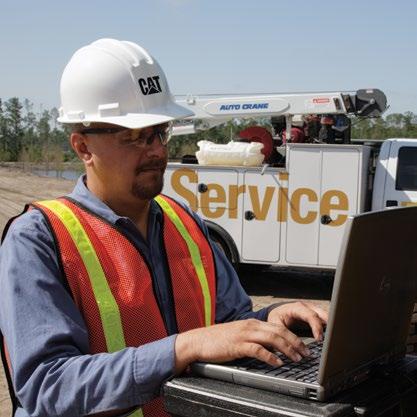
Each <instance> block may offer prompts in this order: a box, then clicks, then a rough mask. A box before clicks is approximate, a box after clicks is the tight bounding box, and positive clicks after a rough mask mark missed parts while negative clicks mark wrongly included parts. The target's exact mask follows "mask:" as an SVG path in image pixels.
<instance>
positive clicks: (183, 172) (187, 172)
mask: <svg viewBox="0 0 417 417" xmlns="http://www.w3.org/2000/svg"><path fill="white" fill-rule="evenodd" d="M182 177H186V178H188V180H189V182H190V183H191V184H197V182H198V175H197V173H196V172H195V171H193V170H192V169H188V168H184V169H177V170H176V171H174V172H173V173H172V175H171V186H172V188H173V190H174V192H176V193H177V194H178V195H179V196H181V197H182V198H184V199H185V200H186V201H187V203H188V205H189V206H190V207H191V209H192V210H194V211H197V208H198V198H197V196H196V195H195V194H194V193H193V192H192V191H190V190H189V189H188V188H186V187H184V186H183V185H182V184H181V178H182Z"/></svg>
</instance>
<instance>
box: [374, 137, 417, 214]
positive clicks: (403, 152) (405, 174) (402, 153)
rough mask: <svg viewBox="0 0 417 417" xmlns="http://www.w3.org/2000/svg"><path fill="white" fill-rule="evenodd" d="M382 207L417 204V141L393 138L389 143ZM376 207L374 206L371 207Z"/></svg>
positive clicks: (382, 185) (379, 185) (380, 185)
mask: <svg viewBox="0 0 417 417" xmlns="http://www.w3.org/2000/svg"><path fill="white" fill-rule="evenodd" d="M375 186H376V187H377V186H378V187H383V189H384V194H383V195H384V197H383V199H382V207H381V208H386V207H406V206H409V205H416V204H417V143H416V142H414V141H412V140H407V139H404V140H394V141H392V143H391V147H390V153H389V159H388V166H387V175H386V176H385V184H376V183H375ZM373 209H376V207H373Z"/></svg>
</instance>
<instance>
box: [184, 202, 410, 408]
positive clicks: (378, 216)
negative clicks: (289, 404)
mask: <svg viewBox="0 0 417 417" xmlns="http://www.w3.org/2000/svg"><path fill="white" fill-rule="evenodd" d="M416 277H417V207H407V208H399V209H390V210H384V211H378V212H371V213H364V214H360V215H356V216H353V217H349V218H348V220H347V224H346V229H345V233H344V237H343V241H342V246H341V251H340V255H339V261H338V264H337V268H336V274H335V280H334V286H333V293H332V298H331V308H330V312H329V322H328V325H327V329H326V336H325V339H324V342H323V344H320V345H318V344H316V343H313V344H312V345H309V348H310V350H312V351H313V353H312V355H311V356H310V357H309V358H304V359H303V360H302V361H300V362H298V363H294V362H291V361H289V360H288V359H286V360H285V363H284V365H283V367H281V368H273V367H271V366H270V365H267V364H264V363H263V362H260V361H257V360H250V359H246V360H240V361H235V362H233V363H231V364H228V365H226V364H209V363H195V364H193V365H192V370H193V371H194V372H195V373H197V374H200V375H204V376H207V377H210V378H215V379H221V380H224V381H229V382H234V383H237V384H241V385H247V386H252V387H255V388H262V389H267V390H270V391H276V392H280V393H284V394H289V395H294V396H299V397H303V398H309V399H313V400H319V401H324V400H325V399H327V398H329V397H330V396H332V395H334V394H336V393H338V392H340V391H342V390H345V389H347V388H349V387H351V386H353V385H356V384H357V383H359V382H361V381H362V380H364V379H366V378H367V377H368V376H369V373H370V371H371V370H372V369H373V368H375V367H376V366H378V365H381V364H387V363H391V362H394V361H396V360H398V359H399V358H401V357H402V356H404V354H405V346H406V340H407V336H408V331H409V327H410V321H411V315H412V311H413V306H414V301H415V299H416V296H417V278H416ZM280 357H281V358H283V356H280ZM295 368H301V369H299V371H297V370H296V369H295ZM300 372H301V375H300Z"/></svg>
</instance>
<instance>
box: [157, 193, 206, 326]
mask: <svg viewBox="0 0 417 417" xmlns="http://www.w3.org/2000/svg"><path fill="white" fill-rule="evenodd" d="M155 200H156V201H157V203H158V204H159V205H160V206H161V208H162V210H164V212H165V214H166V215H167V216H168V217H169V218H170V219H171V221H172V222H173V223H174V225H175V227H176V228H177V230H178V232H179V233H180V234H181V236H182V237H183V239H184V240H185V242H186V244H187V247H188V250H189V251H190V255H191V259H192V262H193V266H194V268H195V270H196V273H197V276H198V280H199V281H200V286H201V291H202V293H203V297H204V319H205V324H206V326H210V325H211V323H212V319H213V318H212V314H211V302H212V300H211V295H210V290H209V285H208V282H207V276H206V272H205V270H204V267H203V263H202V261H201V254H200V250H199V248H198V246H197V245H196V243H195V242H194V240H193V238H192V237H191V236H190V234H189V233H188V230H187V229H186V228H185V226H184V224H183V222H182V221H181V219H180V218H179V217H178V214H177V213H176V212H175V210H174V209H173V208H172V206H171V205H170V204H169V202H168V200H167V199H165V198H164V197H163V196H161V195H159V196H157V197H155Z"/></svg>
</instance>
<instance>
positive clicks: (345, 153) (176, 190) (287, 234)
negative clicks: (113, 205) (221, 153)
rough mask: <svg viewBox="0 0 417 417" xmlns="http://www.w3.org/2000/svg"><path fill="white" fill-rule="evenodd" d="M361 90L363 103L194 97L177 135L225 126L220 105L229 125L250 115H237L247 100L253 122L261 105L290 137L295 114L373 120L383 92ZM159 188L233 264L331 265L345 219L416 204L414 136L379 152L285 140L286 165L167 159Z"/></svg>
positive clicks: (335, 96) (327, 97)
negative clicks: (197, 220)
mask: <svg viewBox="0 0 417 417" xmlns="http://www.w3.org/2000/svg"><path fill="white" fill-rule="evenodd" d="M363 91H365V90H358V94H362V92H363ZM366 91H368V93H367V94H368V100H359V99H358V100H357V99H356V95H355V94H356V93H353V94H352V93H349V97H345V95H348V93H339V92H336V93H325V94H324V93H318V94H317V93H312V94H298V95H297V94H296V95H285V97H284V95H273V96H256V97H253V96H251V97H240V98H236V97H227V98H224V97H219V98H213V97H209V98H204V99H200V100H198V99H196V98H193V99H192V100H188V102H187V101H186V102H185V103H184V102H182V103H181V104H188V107H189V108H190V109H191V110H193V111H194V112H195V114H196V116H194V118H193V119H192V120H191V121H192V122H193V127H190V126H188V127H187V126H181V127H180V128H179V129H178V130H177V131H176V132H175V133H177V134H182V133H184V132H190V131H192V129H195V127H196V126H197V128H198V127H199V128H201V126H202V124H204V122H205V121H206V122H207V121H208V122H209V123H208V124H206V125H205V126H203V128H207V126H208V127H210V125H215V124H218V123H217V122H218V120H219V119H220V120H221V121H224V120H225V119H227V117H226V116H224V115H223V119H222V117H219V114H218V113H219V112H221V111H220V108H221V107H222V106H223V109H224V108H231V109H232V110H230V111H229V113H228V118H229V119H230V118H231V117H247V115H248V112H249V106H246V109H244V111H245V113H244V114H243V115H242V113H239V112H238V111H239V109H238V106H239V105H240V109H242V106H243V104H245V103H246V104H264V106H263V108H262V107H259V106H258V108H256V106H252V107H253V108H254V111H253V112H249V114H250V116H252V117H253V116H254V115H256V116H259V115H260V114H261V115H265V113H266V112H264V111H263V110H264V109H265V107H266V105H265V103H266V104H268V107H269V109H271V107H272V111H271V112H270V113H267V115H277V114H281V115H282V114H284V115H285V117H286V118H287V121H286V123H287V128H288V129H287V131H290V126H291V118H292V116H293V115H295V114H327V115H329V114H346V113H353V114H356V115H358V114H359V115H360V114H361V113H362V114H363V115H368V116H369V115H372V116H378V115H379V114H380V113H381V112H382V111H384V110H385V108H386V101H385V103H384V97H385V96H383V95H382V96H381V94H382V93H381V92H380V91H379V90H366ZM373 91H375V92H376V93H375V94H376V96H377V98H376V99H373V98H372V96H373V93H372V92H373ZM370 92H371V93H370ZM271 97H272V98H271ZM381 97H382V98H381ZM362 98H363V94H362ZM271 101H272V102H273V103H272V105H271V104H270V103H271ZM278 101H280V102H281V103H280V106H278V105H277V102H278ZM349 101H350V103H351V104H352V103H353V107H351V108H349V107H348V105H349V103H348V102H349ZM225 103H226V104H225ZM231 105H233V106H232V107H230V106H231ZM260 109H261V111H260ZM203 110H204V111H209V113H208V114H203V113H202V111H203ZM242 111H243V110H242ZM216 112H217V113H216ZM220 114H221V115H222V113H220ZM196 120H200V122H199V123H194V122H195V121H196ZM210 122H211V123H210ZM163 192H164V193H166V194H167V195H170V196H172V197H174V198H176V199H179V200H181V201H183V202H185V203H186V204H187V205H189V206H190V207H191V208H192V209H193V210H194V211H196V212H197V213H199V214H200V215H201V216H202V217H203V218H204V219H205V221H206V223H207V226H208V228H209V231H210V234H211V236H212V238H213V239H214V241H215V242H216V243H217V244H218V245H219V246H220V247H221V248H222V249H223V251H224V252H225V254H226V255H227V256H228V258H229V259H230V260H231V261H232V263H233V264H235V265H239V264H262V265H275V266H283V267H299V268H309V269H312V268H313V269H322V270H323V269H334V268H335V267H336V263H337V259H338V255H339V250H340V245H341V240H342V235H343V231H344V225H345V223H346V219H347V216H348V215H351V214H356V213H362V212H364V211H369V210H380V209H385V208H387V207H394V206H400V207H401V206H407V205H411V204H417V139H387V140H385V141H383V142H382V146H377V145H376V144H375V143H371V142H370V143H369V144H367V143H366V142H364V143H361V144H353V143H350V144H347V143H344V144H329V143H292V142H291V140H290V139H289V140H288V141H287V143H286V146H285V162H283V163H282V164H280V165H279V164H278V166H267V165H263V166H260V167H245V166H214V165H210V166H208V165H199V164H195V163H179V162H178V163H169V164H168V168H167V173H166V177H165V185H164V190H163ZM410 233H415V231H410ZM387 244H389V242H387Z"/></svg>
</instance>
